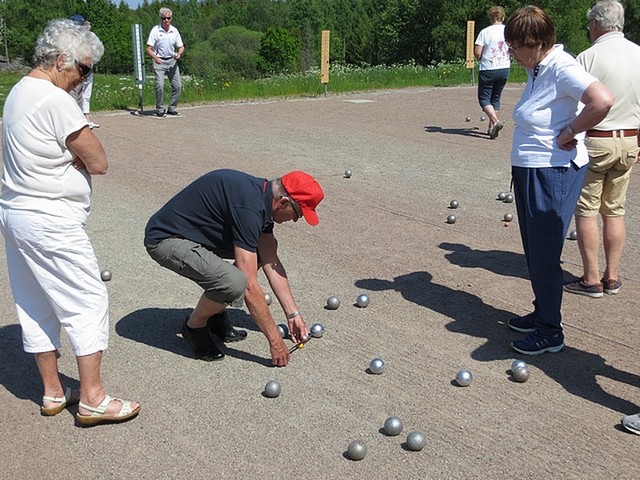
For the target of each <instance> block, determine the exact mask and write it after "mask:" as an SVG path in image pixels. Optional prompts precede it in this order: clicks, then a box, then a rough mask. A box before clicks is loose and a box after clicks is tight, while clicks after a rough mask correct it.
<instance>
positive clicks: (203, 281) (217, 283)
mask: <svg viewBox="0 0 640 480" xmlns="http://www.w3.org/2000/svg"><path fill="white" fill-rule="evenodd" d="M146 248H147V252H148V253H149V256H151V258H153V259H154V260H155V261H156V262H158V263H159V264H160V265H162V266H163V267H165V268H168V269H169V270H172V271H174V272H176V273H177V274H178V275H182V276H183V277H186V278H188V279H189V280H193V281H194V282H196V283H197V284H198V285H200V287H202V289H203V290H204V294H205V295H206V297H207V298H208V299H209V300H212V301H214V302H217V303H224V304H226V305H231V304H242V300H243V299H244V292H245V289H246V288H247V277H245V276H244V274H243V273H242V272H241V271H240V270H239V269H238V268H237V267H236V266H234V265H232V264H231V263H229V262H227V261H225V260H224V258H229V257H230V258H233V252H226V251H224V252H223V251H219V252H212V251H211V250H209V249H207V248H205V247H204V246H202V245H200V244H199V243H196V242H192V241H191V240H186V239H184V238H177V237H172V238H166V239H164V240H162V241H161V242H160V243H158V244H157V245H146Z"/></svg>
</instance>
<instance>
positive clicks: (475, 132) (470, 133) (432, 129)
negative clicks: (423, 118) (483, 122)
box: [424, 125, 489, 140]
mask: <svg viewBox="0 0 640 480" xmlns="http://www.w3.org/2000/svg"><path fill="white" fill-rule="evenodd" d="M424 131H425V132H427V133H445V134H447V135H462V136H463V137H476V138H484V139H485V140H488V139H489V135H488V134H487V132H480V129H479V128H478V127H472V128H442V127H438V126H436V125H425V126H424Z"/></svg>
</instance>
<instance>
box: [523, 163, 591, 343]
mask: <svg viewBox="0 0 640 480" xmlns="http://www.w3.org/2000/svg"><path fill="white" fill-rule="evenodd" d="M586 172H587V167H586V166H584V167H582V168H578V167H576V166H575V165H574V164H573V163H572V164H571V166H570V167H548V168H523V167H512V169H511V174H512V177H513V190H514V198H515V201H516V210H517V212H518V224H519V226H520V236H521V238H522V247H523V249H524V255H525V258H526V259H527V267H528V268H529V278H530V280H531V287H532V289H533V294H534V298H535V300H534V301H533V304H534V306H535V321H536V329H538V330H542V331H544V332H545V333H548V334H551V335H552V334H555V333H557V332H561V331H562V323H561V322H562V315H561V313H560V308H561V306H562V283H563V273H562V267H561V266H560V257H561V255H562V247H563V246H564V240H565V237H566V235H567V230H568V229H569V225H570V224H571V218H572V216H573V211H574V210H575V208H576V203H577V202H578V197H579V196H580V190H581V189H582V185H583V183H584V178H585V174H586Z"/></svg>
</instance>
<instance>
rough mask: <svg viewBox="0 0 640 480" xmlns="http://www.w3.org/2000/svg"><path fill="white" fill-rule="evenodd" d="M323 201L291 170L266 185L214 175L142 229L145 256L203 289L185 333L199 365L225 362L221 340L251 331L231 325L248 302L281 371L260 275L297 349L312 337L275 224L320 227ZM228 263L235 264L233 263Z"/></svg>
mask: <svg viewBox="0 0 640 480" xmlns="http://www.w3.org/2000/svg"><path fill="white" fill-rule="evenodd" d="M323 198H324V192H323V191H322V188H321V187H320V185H319V184H318V182H317V181H316V180H315V179H314V178H313V177H312V176H311V175H309V174H307V173H305V172H301V171H294V172H290V173H287V174H286V175H284V176H282V177H279V178H275V179H273V180H267V179H265V178H259V177H254V176H251V175H249V174H247V173H243V172H239V171H237V170H214V171H212V172H209V173H207V174H205V175H203V176H202V177H200V178H198V179H197V180H195V181H194V182H193V183H191V184H190V185H188V186H187V187H185V188H184V189H183V190H182V191H180V192H179V193H178V194H176V195H175V196H174V197H173V198H172V199H170V200H169V201H168V202H167V203H166V204H165V205H164V206H163V207H162V208H161V209H160V210H159V211H158V212H156V213H155V214H154V215H153V216H152V217H151V219H150V220H149V222H148V223H147V226H146V229H145V238H144V243H145V247H146V249H147V252H148V253H149V255H150V256H151V258H153V259H154V260H155V261H156V262H158V263H159V264H160V265H161V266H163V267H165V268H168V269H170V270H173V271H174V272H176V273H178V274H179V275H182V276H184V277H186V278H189V279H190V280H193V281H194V282H196V283H197V284H198V285H200V287H202V289H203V290H204V292H203V294H202V296H201V297H200V300H199V301H198V304H197V305H196V307H195V309H194V310H193V312H192V313H191V314H190V315H189V316H188V317H187V318H186V320H184V323H183V324H182V328H181V332H182V335H183V337H184V338H185V339H186V340H187V341H188V342H189V344H190V346H191V348H192V350H193V353H194V356H195V358H197V359H201V360H205V361H212V360H220V359H222V358H224V356H225V355H224V353H223V352H222V351H221V350H220V348H219V347H218V345H217V344H216V339H217V338H221V339H222V340H224V341H225V342H234V341H239V340H243V339H244V338H245V337H246V336H247V332H245V331H243V330H237V329H235V328H233V326H232V325H231V324H230V322H229V319H228V317H227V313H226V310H225V309H226V307H227V306H229V305H232V304H236V303H237V302H240V301H242V300H243V299H244V301H245V303H246V305H247V308H248V309H249V313H250V315H251V318H252V319H253V320H254V322H255V323H256V325H257V326H258V327H259V328H260V330H261V331H262V333H263V334H264V335H265V336H266V337H267V340H268V342H269V347H270V350H271V362H272V364H273V365H275V366H279V367H283V366H285V365H287V363H288V362H289V355H290V354H289V350H288V349H287V347H286V345H285V343H284V341H283V339H282V337H281V336H280V334H279V332H278V329H277V327H276V325H275V323H274V321H273V318H272V316H271V313H270V311H269V307H268V305H267V303H266V300H265V296H264V292H263V291H262V288H261V287H260V284H259V282H258V270H259V269H260V268H262V270H263V271H264V273H265V275H266V277H267V280H268V282H269V285H270V286H271V289H272V290H273V292H274V294H275V296H276V298H277V299H278V302H279V303H280V305H281V307H282V310H283V312H284V314H285V316H286V318H287V320H288V326H289V332H290V335H291V339H292V340H293V341H294V342H304V341H305V340H307V338H308V336H309V330H308V329H307V326H306V324H305V322H304V319H303V317H302V315H301V314H300V311H299V309H298V306H297V304H296V302H295V300H294V298H293V294H292V293H291V288H290V286H289V280H288V278H287V273H286V271H285V269H284V266H283V265H282V262H281V261H280V259H279V257H278V242H277V241H276V238H275V236H274V234H273V228H274V223H284V222H287V221H293V222H297V221H298V220H299V219H300V218H302V217H304V219H305V220H306V221H307V223H309V224H310V225H312V226H315V225H317V224H318V222H319V220H318V215H317V213H316V207H317V206H318V204H319V203H320V202H321V201H322V199H323ZM225 259H233V260H234V263H233V264H232V263H230V262H228V261H226V260H225Z"/></svg>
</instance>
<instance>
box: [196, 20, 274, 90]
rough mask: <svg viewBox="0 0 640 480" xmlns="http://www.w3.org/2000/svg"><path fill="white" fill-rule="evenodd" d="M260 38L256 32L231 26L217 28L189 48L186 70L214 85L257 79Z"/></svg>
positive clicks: (259, 34) (260, 35)
mask: <svg viewBox="0 0 640 480" xmlns="http://www.w3.org/2000/svg"><path fill="white" fill-rule="evenodd" d="M261 37H262V34H261V33H260V32H252V31H251V30H247V29H246V28H244V27H238V26H235V25H232V26H229V27H222V28H219V29H217V30H216V31H214V32H213V34H212V35H211V37H210V38H209V39H208V40H206V41H203V42H199V43H197V44H196V45H194V46H193V48H192V52H191V54H190V56H189V60H188V62H186V63H188V70H189V71H190V72H197V73H198V75H199V76H201V77H203V78H205V79H206V80H209V81H212V82H216V83H222V82H225V81H231V80H236V79H238V78H257V77H258V76H259V70H258V63H259V61H260V55H259V53H258V51H259V49H260V39H261Z"/></svg>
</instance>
